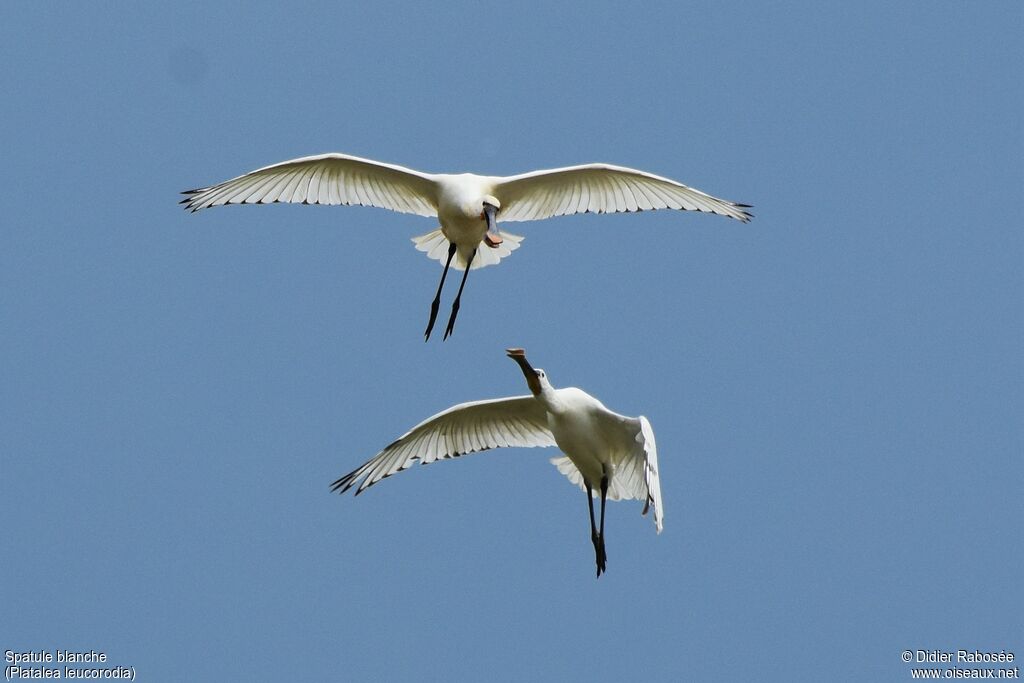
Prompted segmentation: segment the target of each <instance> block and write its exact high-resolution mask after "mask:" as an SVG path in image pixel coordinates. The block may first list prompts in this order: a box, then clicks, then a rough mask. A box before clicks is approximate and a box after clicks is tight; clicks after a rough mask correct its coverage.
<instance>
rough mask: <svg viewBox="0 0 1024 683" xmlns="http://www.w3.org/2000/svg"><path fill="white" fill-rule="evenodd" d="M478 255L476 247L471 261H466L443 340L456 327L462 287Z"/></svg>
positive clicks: (470, 256) (470, 258)
mask: <svg viewBox="0 0 1024 683" xmlns="http://www.w3.org/2000/svg"><path fill="white" fill-rule="evenodd" d="M474 256H476V249H474V250H473V253H472V254H470V255H469V261H468V262H467V263H466V272H465V273H463V274H462V283H461V284H460V285H459V293H458V294H456V295H455V302H454V303H453V304H452V315H451V317H450V318H448V328H447V329H445V331H444V337H442V338H441V341H444V340H445V339H447V338H448V337H449V335H451V333H452V330H454V329H455V318H456V317H457V316H458V315H459V303H460V302H461V301H462V288H463V287H465V286H466V278H467V277H469V267H470V266H471V265H473V257H474Z"/></svg>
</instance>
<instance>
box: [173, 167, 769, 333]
mask: <svg viewBox="0 0 1024 683" xmlns="http://www.w3.org/2000/svg"><path fill="white" fill-rule="evenodd" d="M184 194H186V195H187V196H186V197H185V199H183V200H182V204H184V205H185V208H186V209H190V210H192V211H198V210H200V209H205V208H209V207H212V206H221V205H225V204H270V203H275V202H291V203H301V204H332V205H337V204H343V205H352V204H357V205H362V206H376V207H380V208H384V209H391V210H393V211H400V212H403V213H412V214H417V215H420V216H428V217H436V218H437V220H438V222H439V223H440V227H439V228H438V229H437V230H434V231H432V232H429V233H427V234H425V235H421V236H419V237H415V238H413V242H414V243H415V244H416V248H417V249H419V250H420V251H424V252H426V253H427V255H428V256H429V257H430V258H433V259H437V260H438V261H440V262H441V263H442V264H444V266H445V268H444V271H443V273H442V275H441V283H440V285H439V286H438V292H437V295H436V296H435V297H434V301H433V302H432V304H431V318H430V323H429V324H428V326H427V332H426V335H425V336H426V337H429V336H430V330H431V329H432V327H433V322H434V318H435V317H436V315H437V305H438V302H439V299H440V293H441V289H442V287H443V285H444V278H445V276H446V275H447V273H448V269H449V267H454V268H456V269H457V270H467V271H468V270H469V269H471V268H472V269H475V268H481V267H483V266H488V265H493V264H495V263H498V262H499V261H500V260H501V259H502V258H504V257H505V256H508V255H509V254H511V253H512V251H514V250H515V249H517V248H519V244H520V242H522V240H523V238H522V237H519V236H518V235H513V234H510V233H505V232H502V231H499V230H498V228H497V224H498V223H502V222H511V221H530V220H541V219H544V218H550V217H552V216H563V215H568V214H575V213H617V212H633V211H646V210H653V209H680V210H690V211H702V212H707V213H716V214H719V215H722V216H727V217H729V218H734V219H737V220H740V221H744V222H746V221H749V220H750V218H751V215H750V214H749V213H748V212H747V211H746V209H747V208H749V207H748V206H747V205H745V204H736V203H734V202H730V201H726V200H724V199H718V198H716V197H712V196H711V195H708V194H705V193H703V192H701V191H699V190H695V189H693V188H690V187H687V186H686V185H683V184H682V183H678V182H676V181H674V180H670V179H668V178H663V177H661V176H656V175H654V174H651V173H647V172H645V171H637V170H635V169H631V168H624V167H621V166H611V165H609V164H585V165H582V166H570V167H566V168H557V169H551V170H544V171H533V172H530V173H521V174H519V175H514V176H482V175H475V174H473V173H460V174H445V173H438V174H434V173H423V172H421V171H416V170H413V169H410V168H405V167H403V166H397V165H395V164H386V163H382V162H379V161H372V160H369V159H361V158H359V157H354V156H350V155H347V154H322V155H319V156H311V157H303V158H301V159H293V160H291V161H284V162H282V163H279V164H274V165H272V166H266V167H264V168H260V169H257V170H255V171H252V172H251V173H247V174H245V175H242V176H238V177H237V178H233V179H231V180H227V181H225V182H223V183H219V184H217V185H212V186H210V187H203V188H198V189H195V190H188V191H186V192H185V193H184ZM467 275H468V272H467V273H464V274H463V278H462V283H461V285H460V287H459V294H458V295H457V296H456V298H455V303H454V304H453V306H452V315H451V318H450V319H449V322H448V329H447V330H446V332H445V337H446V338H447V336H448V335H449V334H450V333H451V331H452V329H453V328H454V323H455V316H456V314H457V311H458V306H459V301H460V299H461V294H462V287H463V286H464V285H465V283H466V276H467Z"/></svg>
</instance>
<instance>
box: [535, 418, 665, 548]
mask: <svg viewBox="0 0 1024 683" xmlns="http://www.w3.org/2000/svg"><path fill="white" fill-rule="evenodd" d="M622 424H623V427H624V428H626V429H629V431H630V435H631V438H630V439H629V446H628V447H627V448H626V449H625V450H622V451H618V452H616V453H615V454H613V462H614V465H615V469H614V474H613V475H612V477H611V481H610V482H609V484H608V499H609V500H632V499H636V500H642V501H644V509H643V513H642V514H645V515H646V514H647V510H648V509H650V510H652V511H653V513H654V514H653V517H654V526H655V528H657V530H658V533H659V534H660V533H661V529H662V511H663V508H662V504H661V479H660V478H659V477H658V447H657V444H656V443H655V441H654V430H653V429H651V423H650V422H648V421H647V418H646V417H644V416H643V415H641V416H640V417H638V418H631V417H623V419H622ZM551 464H552V465H554V466H555V467H557V468H558V471H559V472H561V473H562V474H564V475H565V476H566V477H568V478H569V481H570V482H571V483H573V484H575V485H576V486H579V487H580V488H581V489H583V490H584V491H585V490H586V488H587V486H586V483H584V481H583V475H582V474H580V471H579V470H578V469H576V465H574V464H573V462H572V460H569V458H568V457H566V456H562V457H560V458H552V459H551ZM591 495H593V496H597V495H598V492H597V491H596V490H592V491H591Z"/></svg>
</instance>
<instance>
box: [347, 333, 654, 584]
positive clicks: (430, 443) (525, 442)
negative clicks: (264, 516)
mask: <svg viewBox="0 0 1024 683" xmlns="http://www.w3.org/2000/svg"><path fill="white" fill-rule="evenodd" d="M508 355H509V357H510V358H512V359H513V360H515V361H516V362H517V363H519V365H520V368H521V369H522V371H523V374H524V376H525V377H526V381H527V384H528V385H529V386H530V390H531V392H532V395H529V396H515V397H512V398H498V399H490V400H486V401H472V402H469V403H461V404H459V405H456V406H453V407H451V408H448V409H447V410H444V411H442V412H440V413H438V414H437V415H434V416H433V417H430V418H428V419H426V420H424V421H423V422H421V423H420V424H418V425H416V426H415V427H413V428H412V429H410V430H409V431H408V432H406V433H405V434H403V435H402V436H400V437H399V438H398V439H396V440H395V441H394V442H392V443H391V444H390V445H388V446H387V447H386V448H385V449H384V450H382V451H381V452H380V453H378V454H377V455H376V456H374V457H373V458H371V459H370V460H369V461H367V462H366V463H365V464H363V465H362V466H360V467H359V468H357V469H356V470H354V471H352V472H350V473H349V474H346V475H345V476H343V477H341V478H339V479H337V480H336V481H335V482H334V483H333V484H332V485H331V490H332V491H337V492H339V493H345V492H346V491H348V490H349V489H351V488H353V487H354V488H355V492H356V494H357V495H358V494H359V493H361V492H362V491H364V490H365V489H366V488H368V487H370V486H372V485H374V484H376V483H377V482H379V481H381V480H382V479H385V478H386V477H389V476H391V475H393V474H395V473H397V472H401V471H402V470H405V469H408V468H409V467H411V466H412V465H413V464H415V463H416V462H419V463H421V464H424V465H426V464H428V463H432V462H435V461H437V460H443V459H446V458H455V457H458V456H461V455H465V454H467V453H475V452H479V451H485V450H488V449H491V448H502V447H519V448H532V447H538V446H557V447H558V448H560V449H561V450H562V452H563V453H564V454H565V455H564V456H563V457H559V458H552V459H551V462H552V464H554V465H555V466H556V467H557V468H558V471H559V472H561V473H562V474H564V475H565V476H566V477H568V479H569V481H570V482H572V483H573V484H576V485H577V486H579V487H580V488H582V489H583V490H584V491H585V492H586V493H587V501H588V505H589V506H590V523H591V536H592V541H593V543H594V549H595V552H596V554H597V574H598V576H600V575H601V572H603V571H604V568H605V561H606V556H605V552H604V504H605V499H606V498H610V499H611V500H630V499H638V500H642V501H644V509H643V512H644V514H646V513H647V511H648V509H650V510H651V511H652V513H653V515H652V516H653V518H654V524H655V527H656V529H657V531H658V533H661V530H662V520H663V507H662V502H661V483H660V480H659V477H658V450H657V446H656V444H655V440H654V431H653V430H652V429H651V425H650V423H649V422H648V421H647V418H645V417H643V416H642V415H641V416H640V417H627V416H625V415H619V414H618V413H615V412H613V411H611V410H608V409H607V408H606V407H605V406H604V404H602V403H601V402H600V401H598V400H597V399H596V398H594V397H593V396H591V395H590V394H588V393H586V392H585V391H583V390H581V389H577V388H574V387H569V388H565V389H555V388H553V387H552V386H551V384H550V382H548V379H547V375H546V374H545V372H544V371H543V370H540V369H536V370H535V369H534V368H532V367H531V366H530V364H529V363H528V362H527V360H526V354H525V353H524V352H523V350H522V349H509V350H508ZM597 496H600V498H601V523H600V530H598V527H597V525H596V523H595V520H594V509H593V502H592V497H597Z"/></svg>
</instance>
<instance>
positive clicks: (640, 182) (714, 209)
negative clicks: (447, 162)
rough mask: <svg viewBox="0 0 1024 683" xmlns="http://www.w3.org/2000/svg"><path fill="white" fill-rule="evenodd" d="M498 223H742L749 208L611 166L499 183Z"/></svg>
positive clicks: (538, 173)
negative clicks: (652, 219) (563, 219)
mask: <svg viewBox="0 0 1024 683" xmlns="http://www.w3.org/2000/svg"><path fill="white" fill-rule="evenodd" d="M495 181H496V182H495V186H494V194H495V196H496V197H497V198H498V199H499V200H500V201H501V210H500V211H499V212H498V220H499V221H533V220H540V219H542V218H550V217H551V216H565V215H568V214H574V213H588V212H590V213H618V212H623V211H648V210H652V209H682V210H686V211H704V212H706V213H717V214H719V215H721V216H728V217H729V218H735V219H736V220H740V221H743V222H747V221H749V220H750V219H751V217H752V216H751V214H750V213H748V212H747V211H746V210H745V209H748V208H750V207H749V206H747V205H746V204H736V203H734V202H730V201H726V200H724V199H718V198H717V197H712V196H711V195H709V194H705V193H703V192H701V191H700V190H695V189H693V188H692V187H687V186H686V185H683V184H682V183H677V182H676V181H674V180H670V179H668V178H662V177H661V176H656V175H654V174H652V173H647V172H645V171H637V170H635V169H632V168H624V167H622V166H610V165H608V164H586V165H583V166H570V167H568V168H556V169H552V170H549V171H533V172H531V173H522V174H520V175H514V176H509V177H507V178H495Z"/></svg>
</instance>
